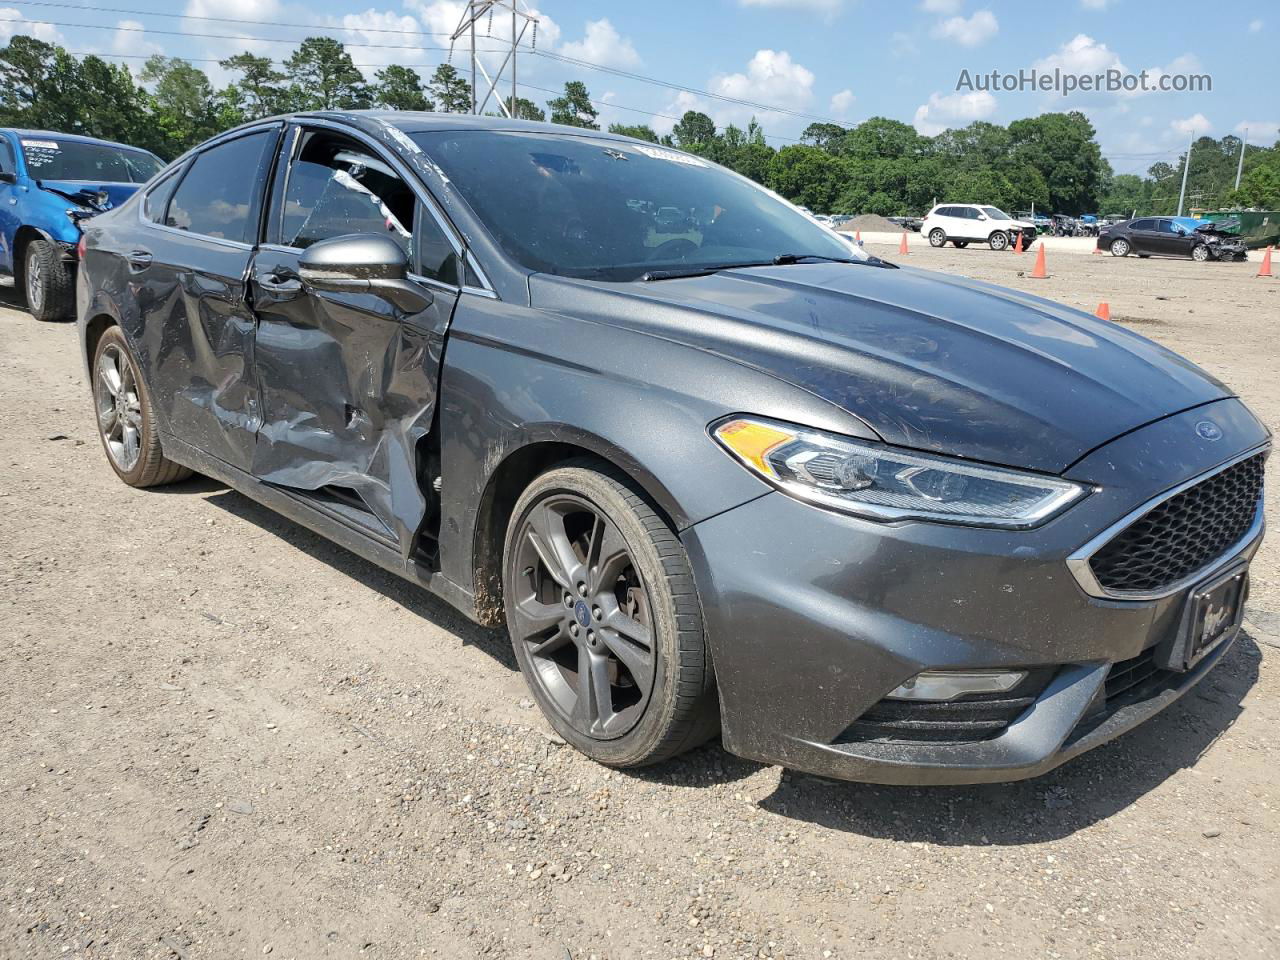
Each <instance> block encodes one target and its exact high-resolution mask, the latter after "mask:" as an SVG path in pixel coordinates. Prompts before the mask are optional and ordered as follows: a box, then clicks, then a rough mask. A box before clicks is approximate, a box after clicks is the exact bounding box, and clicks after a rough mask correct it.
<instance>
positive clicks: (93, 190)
mask: <svg viewBox="0 0 1280 960" xmlns="http://www.w3.org/2000/svg"><path fill="white" fill-rule="evenodd" d="M36 183H37V185H38V186H39V187H40V189H41V190H49V191H52V192H53V193H56V194H58V195H60V196H62V197H65V198H66V199H68V200H70V201H71V202H72V203H78V204H80V205H81V206H82V207H86V208H88V209H90V210H94V211H96V212H98V213H101V212H103V211H105V210H110V209H112V208H114V207H118V206H120V204H122V203H124V202H125V201H126V200H128V199H129V198H130V197H132V196H133V195H134V194H135V193H137V192H138V188H139V187H141V186H142V184H140V183H101V182H99V181H97V180H37V181H36ZM100 190H101V191H105V192H106V194H107V197H108V205H107V206H104V207H101V208H99V207H98V205H97V200H96V194H97V193H98V191H100Z"/></svg>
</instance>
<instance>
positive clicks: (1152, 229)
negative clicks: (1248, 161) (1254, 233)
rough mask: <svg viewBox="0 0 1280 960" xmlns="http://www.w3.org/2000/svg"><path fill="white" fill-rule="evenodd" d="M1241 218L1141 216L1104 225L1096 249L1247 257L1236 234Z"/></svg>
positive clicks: (1195, 257)
mask: <svg viewBox="0 0 1280 960" xmlns="http://www.w3.org/2000/svg"><path fill="white" fill-rule="evenodd" d="M1239 230H1240V220H1239V218H1237V217H1226V218H1224V219H1222V220H1217V221H1208V220H1196V219H1193V218H1192V217H1140V218H1139V219H1137V220H1124V221H1121V222H1120V223H1113V224H1110V225H1108V226H1104V227H1103V228H1102V230H1101V232H1099V234H1098V249H1099V250H1106V251H1109V252H1110V253H1111V255H1112V256H1113V257H1127V256H1128V255H1129V254H1131V253H1133V254H1137V255H1138V256H1139V257H1143V258H1146V257H1151V256H1157V257H1190V258H1191V259H1192V260H1197V261H1200V262H1204V261H1206V260H1247V259H1249V252H1248V249H1247V248H1246V246H1245V242H1244V240H1242V239H1241V238H1240V237H1239V236H1238V233H1239Z"/></svg>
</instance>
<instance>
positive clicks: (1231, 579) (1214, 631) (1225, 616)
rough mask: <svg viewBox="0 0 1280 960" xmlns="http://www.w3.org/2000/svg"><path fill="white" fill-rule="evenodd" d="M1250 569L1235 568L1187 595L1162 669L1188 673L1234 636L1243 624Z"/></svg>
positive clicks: (1220, 574) (1204, 583)
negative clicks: (1179, 622)
mask: <svg viewBox="0 0 1280 960" xmlns="http://www.w3.org/2000/svg"><path fill="white" fill-rule="evenodd" d="M1248 593H1249V565H1248V563H1247V562H1242V563H1238V564H1235V565H1234V566H1232V567H1229V568H1228V569H1226V570H1224V571H1222V572H1220V573H1217V574H1215V575H1214V576H1213V577H1211V578H1210V579H1208V580H1205V581H1203V582H1202V583H1199V584H1197V585H1196V586H1195V587H1194V588H1193V589H1192V590H1191V592H1190V593H1189V594H1188V595H1187V602H1186V607H1185V608H1184V610H1183V613H1182V620H1181V624H1180V626H1179V628H1178V634H1177V636H1176V637H1174V639H1173V642H1172V643H1170V644H1168V645H1167V647H1166V649H1165V651H1164V656H1163V657H1161V658H1160V659H1161V660H1163V662H1162V663H1161V666H1162V667H1164V668H1165V669H1167V670H1178V671H1186V670H1190V669H1191V668H1192V667H1194V666H1195V665H1196V664H1197V663H1199V662H1200V661H1201V660H1203V659H1204V658H1205V657H1207V656H1208V655H1209V654H1210V653H1212V652H1213V651H1214V650H1216V649H1217V648H1218V647H1219V646H1220V645H1221V644H1222V643H1223V641H1225V640H1227V639H1228V638H1229V637H1232V636H1234V635H1235V632H1236V631H1237V630H1238V629H1239V628H1240V625H1241V623H1242V622H1243V621H1244V601H1245V598H1246V597H1247V596H1248Z"/></svg>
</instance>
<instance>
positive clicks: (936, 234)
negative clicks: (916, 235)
mask: <svg viewBox="0 0 1280 960" xmlns="http://www.w3.org/2000/svg"><path fill="white" fill-rule="evenodd" d="M946 242H947V234H946V231H945V230H943V229H942V228H941V227H934V228H933V229H932V230H930V231H929V246H931V247H941V246H944V245H945V244H946Z"/></svg>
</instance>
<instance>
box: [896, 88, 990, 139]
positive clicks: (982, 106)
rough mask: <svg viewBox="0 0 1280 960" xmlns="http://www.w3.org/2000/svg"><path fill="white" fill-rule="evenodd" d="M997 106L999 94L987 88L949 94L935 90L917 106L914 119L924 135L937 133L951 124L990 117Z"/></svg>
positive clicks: (916, 126) (951, 125) (968, 122)
mask: <svg viewBox="0 0 1280 960" xmlns="http://www.w3.org/2000/svg"><path fill="white" fill-rule="evenodd" d="M995 110H996V98H995V97H993V96H992V95H991V94H989V93H987V92H986V91H985V90H980V91H974V92H973V93H953V94H950V95H949V96H945V97H944V96H943V95H942V94H940V93H934V94H930V96H929V102H928V103H922V104H921V105H920V106H919V107H917V108H916V115H915V118H914V119H913V120H912V123H913V124H914V126H915V128H916V129H917V130H918V131H920V133H922V134H923V135H924V136H926V137H935V136H937V135H938V134H940V133H941V132H942V131H943V130H946V129H947V128H948V127H963V126H967V125H968V124H970V123H972V122H973V121H975V120H982V119H984V118H986V117H989V116H991V114H993V113H995Z"/></svg>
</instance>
